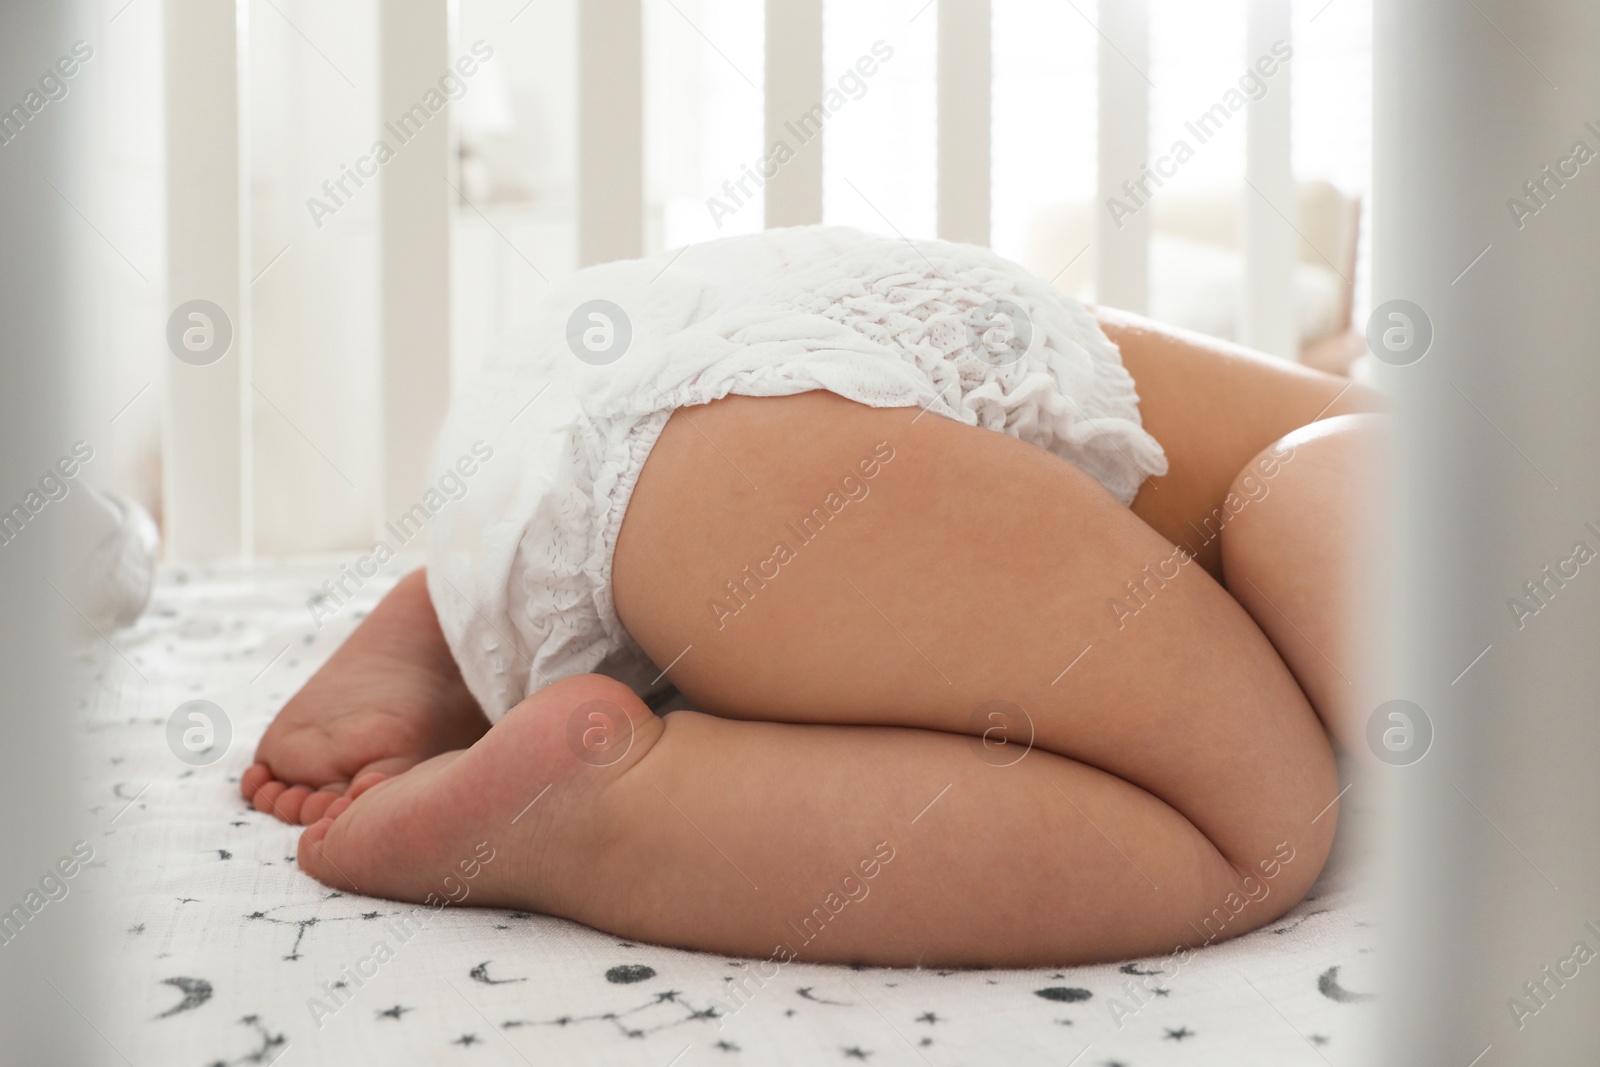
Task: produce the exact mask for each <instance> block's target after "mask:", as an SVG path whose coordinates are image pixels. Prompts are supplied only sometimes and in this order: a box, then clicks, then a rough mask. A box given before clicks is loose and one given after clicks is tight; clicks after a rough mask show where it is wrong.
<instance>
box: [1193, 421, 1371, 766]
mask: <svg viewBox="0 0 1600 1067" xmlns="http://www.w3.org/2000/svg"><path fill="white" fill-rule="evenodd" d="M1382 432H1383V416H1381V415H1341V416H1338V417H1336V418H1330V419H1325V420H1323V421H1321V422H1317V423H1313V424H1312V425H1310V426H1306V427H1303V428H1302V429H1300V430H1296V431H1295V432H1294V433H1292V434H1289V435H1288V436H1287V437H1285V438H1283V439H1282V440H1281V441H1279V442H1277V443H1275V444H1274V445H1273V446H1272V447H1271V448H1269V449H1268V450H1267V451H1265V452H1263V453H1262V454H1261V455H1260V456H1259V457H1257V459H1256V460H1255V461H1254V462H1252V463H1251V464H1250V465H1249V466H1247V467H1245V469H1244V470H1243V471H1241V472H1240V474H1239V476H1238V477H1237V478H1236V479H1235V481H1234V484H1233V493H1234V498H1235V501H1236V503H1237V504H1238V507H1239V510H1238V512H1237V513H1236V514H1234V515H1233V516H1232V518H1230V519H1229V521H1228V524H1227V525H1226V526H1225V527H1223V529H1222V537H1221V542H1222V566H1223V572H1224V576H1225V579H1226V581H1227V584H1228V590H1229V592H1231V593H1232V594H1233V595H1234V597H1235V598H1236V599H1237V600H1238V601H1239V603H1241V604H1243V605H1244V607H1245V609H1246V610H1247V611H1249V612H1250V614H1251V615H1252V616H1253V617H1254V618H1255V620H1256V622H1257V623H1259V624H1260V626H1261V629H1262V630H1264V631H1265V632H1266V634H1267V636H1268V637H1270V638H1271V639H1272V643H1273V645H1275V646H1276V647H1277V649H1278V653H1279V654H1280V655H1281V656H1282V657H1283V659H1284V662H1285V663H1287V664H1288V665H1289V668H1290V670H1292V671H1293V672H1294V675H1295V678H1296V679H1298V680H1299V682H1300V685H1301V688H1303V689H1304V690H1305V692H1306V695H1307V696H1308V697H1309V698H1310V699H1311V703H1312V705H1313V706H1314V707H1315V708H1316V709H1317V711H1318V713H1319V714H1320V715H1321V716H1322V719H1323V722H1324V723H1326V724H1327V727H1328V732H1329V733H1331V734H1333V736H1334V737H1335V738H1336V739H1337V740H1338V741H1339V742H1340V744H1341V745H1342V746H1343V747H1344V748H1345V749H1347V750H1348V751H1350V752H1352V753H1355V754H1357V755H1362V754H1364V753H1365V751H1366V741H1365V738H1364V730H1365V726H1366V723H1365V718H1366V715H1367V714H1368V713H1370V712H1371V711H1372V709H1373V708H1374V707H1375V706H1376V704H1377V698H1376V695H1375V692H1374V689H1373V669H1372V660H1373V656H1374V652H1375V650H1374V649H1373V648H1371V647H1370V642H1371V638H1372V634H1373V628H1372V627H1363V626H1362V625H1361V623H1362V620H1363V616H1362V614H1361V611H1360V608H1361V606H1362V605H1363V604H1370V603H1375V602H1376V600H1377V593H1378V590H1377V589H1376V588H1374V585H1373V583H1374V582H1375V581H1376V578H1377V574H1378V571H1379V564H1380V558H1379V552H1378V547H1377V541H1376V534H1377V531H1378V530H1379V529H1382V528H1383V527H1384V523H1383V522H1382V521H1381V518H1380V511H1381V508H1382V505H1383V498H1384V491H1383V479H1382V474H1383V464H1382V454H1381V449H1380V444H1381V438H1380V434H1381V433H1382ZM1267 472H1270V474H1269V473H1267Z"/></svg>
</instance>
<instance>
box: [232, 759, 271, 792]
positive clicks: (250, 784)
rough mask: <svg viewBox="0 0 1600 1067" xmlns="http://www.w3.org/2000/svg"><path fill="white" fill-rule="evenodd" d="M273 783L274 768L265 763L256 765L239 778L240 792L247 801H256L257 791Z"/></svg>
mask: <svg viewBox="0 0 1600 1067" xmlns="http://www.w3.org/2000/svg"><path fill="white" fill-rule="evenodd" d="M270 781H272V768H271V767H268V766H267V765H266V764H265V763H255V764H252V765H251V766H250V769H249V770H247V771H245V772H244V773H243V774H242V775H240V776H239V792H241V793H243V794H244V797H245V799H246V800H254V799H255V796H256V790H258V789H260V788H261V787H262V786H264V785H266V784H267V783H268V782H270Z"/></svg>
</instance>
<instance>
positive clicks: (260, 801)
mask: <svg viewBox="0 0 1600 1067" xmlns="http://www.w3.org/2000/svg"><path fill="white" fill-rule="evenodd" d="M288 788H289V786H288V785H287V784H286V783H284V782H280V781H277V780H276V779H274V780H273V781H270V782H268V783H267V784H266V785H264V786H262V787H261V788H260V789H257V790H256V791H255V795H254V797H252V798H251V804H252V805H253V806H254V807H255V809H256V810H257V811H259V812H262V813H263V814H266V813H270V812H271V811H272V804H273V802H274V801H276V800H277V799H278V797H279V796H280V795H282V793H283V792H284V791H285V790H287V789H288Z"/></svg>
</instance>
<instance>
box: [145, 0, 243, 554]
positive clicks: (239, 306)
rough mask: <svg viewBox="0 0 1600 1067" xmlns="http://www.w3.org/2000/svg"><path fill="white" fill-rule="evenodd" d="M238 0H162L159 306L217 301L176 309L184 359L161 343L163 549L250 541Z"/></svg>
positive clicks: (230, 549)
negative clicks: (162, 290)
mask: <svg viewBox="0 0 1600 1067" xmlns="http://www.w3.org/2000/svg"><path fill="white" fill-rule="evenodd" d="M247 11H248V8H247V7H246V5H244V4H232V3H216V2H215V0H166V7H165V12H164V17H165V24H166V29H165V33H166V41H165V46H166V55H167V62H166V64H165V66H166V86H165V89H166V124H167V131H166V166H167V177H166V182H167V190H166V192H167V305H168V313H169V315H173V314H175V313H178V312H179V309H181V308H182V306H183V305H185V304H187V303H189V302H190V301H194V300H205V301H209V302H210V303H211V304H214V305H215V306H216V307H218V308H220V309H221V310H222V316H221V317H218V316H215V315H214V314H210V313H208V312H207V311H205V310H203V309H202V310H194V311H191V310H188V309H186V310H183V312H182V313H181V314H176V318H177V319H178V320H179V326H178V331H177V332H178V334H179V337H180V338H182V337H183V335H184V333H185V332H186V331H191V330H192V331H194V332H192V333H189V338H190V341H191V343H190V345H188V346H185V345H184V344H183V342H182V340H180V342H179V349H178V350H179V351H182V352H184V353H185V358H179V356H178V355H176V354H174V353H173V352H167V353H164V354H163V363H164V365H165V367H166V368H167V369H166V375H165V377H166V394H167V395H166V400H167V417H166V419H165V420H164V442H163V444H164V447H163V450H162V460H163V467H164V470H163V480H164V498H163V512H164V514H163V526H164V533H165V541H166V546H167V554H168V557H169V558H171V559H174V560H186V561H189V560H219V559H229V558H238V557H242V556H245V555H248V554H249V552H250V492H251V489H250V409H251V405H250V403H249V401H248V398H247V397H246V391H247V390H248V388H249V386H248V382H249V380H250V379H249V367H250V306H249V299H250V294H249V288H248V285H247V283H246V279H247V278H248V273H247V272H246V268H245V262H246V258H247V256H248V250H249V224H248V223H249V182H248V177H247V176H248V170H247V168H246V155H245V145H246V143H247V139H246V138H247V135H246V121H245V116H246V112H245V104H246V103H247V101H248V94H247V92H246V85H247V81H246V75H247V70H248V68H247V65H246V57H247V54H248V53H247V52H246V51H245V47H246V42H247V41H248V40H249V35H248V25H247ZM191 314H195V315H199V316H201V317H200V318H191V317H190V316H191ZM222 320H225V321H222ZM208 330H209V331H210V332H209V333H207V331H208ZM223 330H226V331H227V333H228V334H230V335H231V340H230V341H229V343H228V347H227V349H226V350H225V351H224V352H223V353H222V354H221V356H220V358H213V357H214V356H215V355H216V350H215V349H213V350H211V351H208V350H207V347H206V346H207V344H208V343H209V344H211V345H215V346H217V348H220V347H221V338H222V337H223V334H222V332H221V331H223ZM208 360H210V361H209V362H208Z"/></svg>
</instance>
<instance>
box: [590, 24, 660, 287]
mask: <svg viewBox="0 0 1600 1067" xmlns="http://www.w3.org/2000/svg"><path fill="white" fill-rule="evenodd" d="M643 254H644V46H643V38H642V22H641V13H640V8H639V0H578V262H579V264H580V265H581V266H589V265H590V264H592V263H605V262H607V261H609V260H613V259H631V258H634V257H637V256H641V255H643Z"/></svg>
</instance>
